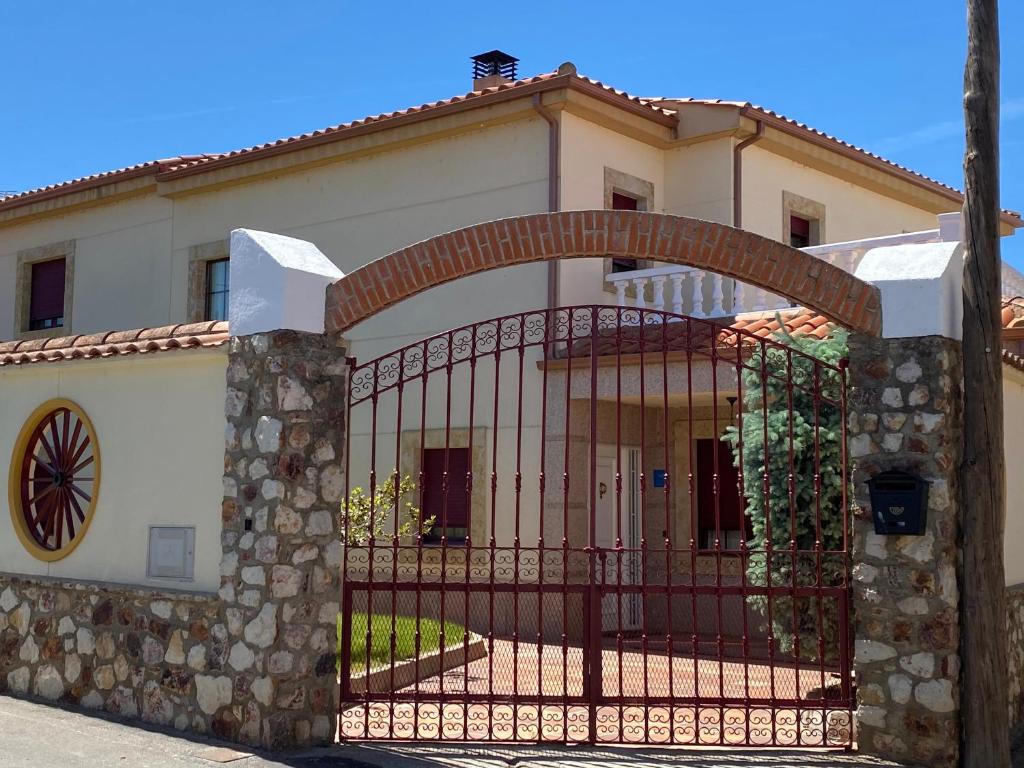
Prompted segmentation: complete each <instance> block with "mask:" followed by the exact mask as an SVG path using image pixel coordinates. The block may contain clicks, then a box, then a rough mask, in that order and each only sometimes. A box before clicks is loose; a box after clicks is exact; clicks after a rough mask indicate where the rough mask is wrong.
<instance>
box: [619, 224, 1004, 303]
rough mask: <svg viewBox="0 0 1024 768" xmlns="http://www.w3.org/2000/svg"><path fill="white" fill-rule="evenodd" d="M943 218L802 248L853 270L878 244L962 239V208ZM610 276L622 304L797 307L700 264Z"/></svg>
mask: <svg viewBox="0 0 1024 768" xmlns="http://www.w3.org/2000/svg"><path fill="white" fill-rule="evenodd" d="M938 219H939V228H938V229H929V230H925V231H922V232H903V233H900V234H897V235H884V236H882V237H869V238H865V239H862V240H850V241H847V242H842V243H828V244H826V245H813V246H810V247H808V248H802V249H801V250H802V251H804V252H805V253H809V254H810V255H812V256H816V257H818V258H819V259H822V260H824V261H827V262H828V263H829V264H833V265H834V266H837V267H839V268H840V269H843V270H845V271H847V272H853V271H854V270H856V269H857V266H858V265H859V264H860V261H861V259H862V258H864V254H865V253H867V252H868V251H870V250H872V249H873V248H884V247H886V246H891V245H909V244H914V243H937V242H942V241H947V240H960V238H961V229H960V214H959V213H943V214H939V216H938ZM605 280H606V281H607V282H609V283H611V284H612V285H613V286H614V287H615V298H616V303H617V304H618V305H619V306H621V307H626V306H635V307H638V308H641V309H647V308H650V309H657V310H662V311H669V312H673V313H675V314H679V315H690V316H692V317H710V318H714V317H730V316H734V315H740V314H743V313H745V312H765V311H772V310H778V309H786V308H788V307H792V306H793V303H792V302H791V301H790V300H789V299H787V298H785V297H784V296H778V295H776V294H773V293H769V292H768V291H766V290H764V289H763V288H758V287H756V286H752V285H748V284H746V283H743V282H741V281H739V280H734V279H732V278H730V277H724V276H723V275H720V274H717V273H715V272H710V271H708V270H704V269H698V268H696V267H681V266H675V265H673V266H666V267H654V268H652V269H637V270H632V271H628V272H613V273H612V274H610V275H607V276H606V277H605ZM1003 296H1004V298H1013V297H1016V296H1024V274H1021V273H1020V272H1018V271H1017V270H1016V269H1014V268H1013V267H1011V266H1010V265H1008V264H1003Z"/></svg>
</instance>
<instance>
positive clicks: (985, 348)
mask: <svg viewBox="0 0 1024 768" xmlns="http://www.w3.org/2000/svg"><path fill="white" fill-rule="evenodd" d="M964 121H965V125H966V129H967V148H966V152H965V154H964V186H965V190H966V196H965V200H964V242H965V245H966V249H967V253H966V264H965V270H964V346H963V354H964V441H963V448H964V453H963V465H962V468H961V474H960V478H961V501H962V509H963V564H962V570H961V574H960V587H961V591H960V618H961V638H960V656H961V661H962V663H963V687H962V691H963V696H962V698H961V702H960V713H961V718H962V731H961V741H962V744H961V747H962V753H961V754H962V763H961V764H962V765H963V766H964V768H983V767H984V768H1004V767H1006V766H1009V764H1010V725H1009V715H1008V706H1009V702H1008V694H1007V688H1006V673H1007V661H1006V600H1005V593H1004V589H1005V583H1004V577H1003V523H1004V509H1005V498H1004V497H1005V493H1006V492H1005V486H1004V473H1005V461H1004V453H1003V371H1002V323H1001V322H1000V298H1001V285H1002V262H1001V260H1000V256H999V18H998V0H967V66H966V67H965V69H964Z"/></svg>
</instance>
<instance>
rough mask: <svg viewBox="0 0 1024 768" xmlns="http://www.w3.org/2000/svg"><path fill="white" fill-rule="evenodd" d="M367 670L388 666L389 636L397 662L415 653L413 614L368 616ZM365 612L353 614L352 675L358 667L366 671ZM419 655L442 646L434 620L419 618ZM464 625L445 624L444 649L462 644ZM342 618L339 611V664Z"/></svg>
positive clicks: (437, 625)
mask: <svg viewBox="0 0 1024 768" xmlns="http://www.w3.org/2000/svg"><path fill="white" fill-rule="evenodd" d="M369 620H370V648H369V656H370V669H375V668H377V667H383V666H389V665H390V664H391V635H392V632H394V636H395V656H394V659H395V661H396V662H398V661H403V660H405V659H411V658H412V657H413V656H415V655H416V617H414V616H391V615H390V614H378V613H375V614H373V615H372V616H371V617H370V619H369ZM366 625H367V614H365V613H360V612H356V613H353V614H352V662H351V669H352V674H353V675H358V674H359V670H360V669H362V670H364V671H365V670H366V656H367V648H366V629H367V626H366ZM419 629H420V652H419V653H420V656H421V657H422V656H426V655H427V654H428V653H432V652H433V651H436V650H437V649H438V648H439V647H440V645H441V622H440V621H438V620H437V619H428V618H424V617H421V618H420V620H419ZM464 633H465V628H464V627H463V626H462V625H461V624H455V623H454V622H451V621H446V622H445V623H444V643H445V647H446V648H451V647H453V646H460V645H462V644H463V642H464V640H463V634H464ZM341 638H342V617H341V614H340V613H339V614H338V664H339V666H340V664H341Z"/></svg>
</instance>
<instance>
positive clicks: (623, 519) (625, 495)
mask: <svg viewBox="0 0 1024 768" xmlns="http://www.w3.org/2000/svg"><path fill="white" fill-rule="evenodd" d="M597 448H598V449H597V473H596V474H597V477H596V482H597V493H596V494H595V495H596V497H597V509H596V514H595V518H596V522H597V530H596V531H595V532H594V533H595V536H594V538H595V543H596V544H597V547H598V549H599V550H602V551H603V552H604V553H605V554H604V558H603V560H602V561H600V562H603V564H604V582H603V583H604V585H605V590H606V592H605V595H604V597H603V598H602V601H601V629H602V631H605V632H617V631H619V630H623V631H625V630H633V629H637V628H639V626H640V599H639V598H640V596H639V595H638V594H633V593H622V594H620V593H619V592H618V591H617V589H616V588H617V586H618V585H619V584H622V585H627V584H636V583H638V582H639V580H640V574H639V572H638V568H639V562H640V561H639V554H638V553H636V552H634V551H632V550H635V549H637V548H638V547H639V546H640V526H639V511H640V493H639V490H640V469H639V465H640V451H639V449H637V448H622V449H621V451H616V449H615V446H614V445H599V446H598V447H597ZM620 467H621V470H620ZM619 471H621V472H622V494H621V497H620V496H619V494H618V493H617V492H616V489H617V482H616V474H617V473H618V472H619ZM620 536H621V537H622V547H623V550H624V551H623V552H622V553H621V555H620V553H619V551H618V550H616V541H617V539H618V538H619V537H620ZM620 560H621V562H620ZM600 577H601V574H600V573H599V574H598V578H600ZM620 598H621V605H620Z"/></svg>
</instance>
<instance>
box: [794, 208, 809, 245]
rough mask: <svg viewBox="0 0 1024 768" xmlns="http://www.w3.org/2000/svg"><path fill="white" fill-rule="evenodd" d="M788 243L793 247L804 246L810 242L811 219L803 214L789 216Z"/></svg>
mask: <svg viewBox="0 0 1024 768" xmlns="http://www.w3.org/2000/svg"><path fill="white" fill-rule="evenodd" d="M789 244H790V245H791V246H793V247H794V248H806V247H807V246H809V245H810V244H811V220H810V219H805V218H804V217H803V216H796V215H792V214H791V215H790V217H789Z"/></svg>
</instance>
